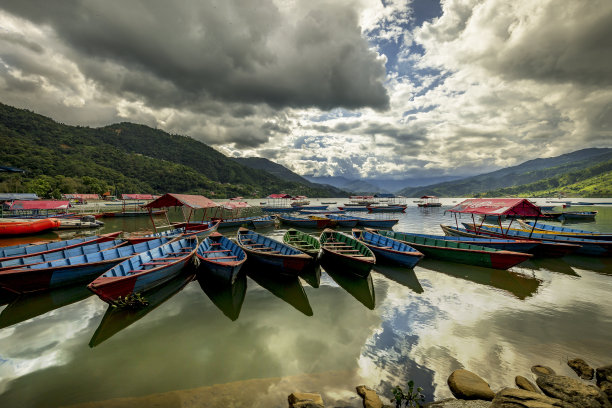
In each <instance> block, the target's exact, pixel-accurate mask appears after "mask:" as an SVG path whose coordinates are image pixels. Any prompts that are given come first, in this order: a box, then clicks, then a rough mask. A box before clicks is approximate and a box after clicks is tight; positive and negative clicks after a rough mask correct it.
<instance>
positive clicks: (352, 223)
mask: <svg viewBox="0 0 612 408" xmlns="http://www.w3.org/2000/svg"><path fill="white" fill-rule="evenodd" d="M326 217H327V218H329V219H330V220H332V221H335V222H336V225H338V226H339V227H345V228H353V227H356V226H357V219H356V218H355V217H351V216H349V215H337V214H328V215H326Z"/></svg>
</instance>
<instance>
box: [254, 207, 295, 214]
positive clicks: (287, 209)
mask: <svg viewBox="0 0 612 408" xmlns="http://www.w3.org/2000/svg"><path fill="white" fill-rule="evenodd" d="M297 210H298V209H297V208H294V207H261V211H263V212H269V213H289V212H294V211H297Z"/></svg>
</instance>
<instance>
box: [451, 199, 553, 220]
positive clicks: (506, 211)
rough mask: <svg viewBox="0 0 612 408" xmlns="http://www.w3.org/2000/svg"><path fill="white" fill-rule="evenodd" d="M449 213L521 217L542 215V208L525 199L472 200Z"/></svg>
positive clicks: (457, 206) (460, 204)
mask: <svg viewBox="0 0 612 408" xmlns="http://www.w3.org/2000/svg"><path fill="white" fill-rule="evenodd" d="M447 211H449V212H452V213H467V214H479V215H500V216H501V215H518V216H521V217H538V216H541V215H542V212H541V211H540V208H539V207H538V206H536V205H535V204H533V203H532V202H531V201H529V200H527V199H525V198H470V199H467V200H465V201H462V202H461V203H459V204H457V205H456V206H454V207H453V208H451V209H450V210H447Z"/></svg>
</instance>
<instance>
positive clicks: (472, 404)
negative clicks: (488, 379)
mask: <svg viewBox="0 0 612 408" xmlns="http://www.w3.org/2000/svg"><path fill="white" fill-rule="evenodd" d="M490 407H491V401H483V400H458V399H454V398H448V399H445V400H441V401H436V402H430V403H427V404H425V405H423V408H490Z"/></svg>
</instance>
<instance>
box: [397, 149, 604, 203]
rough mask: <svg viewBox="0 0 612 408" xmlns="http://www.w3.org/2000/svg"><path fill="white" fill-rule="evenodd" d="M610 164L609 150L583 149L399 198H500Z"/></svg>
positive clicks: (413, 190) (417, 189) (413, 191)
mask: <svg viewBox="0 0 612 408" xmlns="http://www.w3.org/2000/svg"><path fill="white" fill-rule="evenodd" d="M609 160H612V149H583V150H579V151H576V152H572V153H568V154H564V155H561V156H557V157H551V158H547V159H536V160H530V161H527V162H525V163H522V164H520V165H518V166H513V167H508V168H505V169H500V170H497V171H494V172H491V173H486V174H481V175H478V176H473V177H468V178H465V179H461V180H457V181H451V182H445V183H438V184H433V185H430V186H425V187H413V188H406V189H403V190H401V191H400V193H399V194H402V195H404V196H407V197H419V196H422V195H426V194H430V195H437V196H440V197H467V196H475V195H482V194H485V193H487V192H490V193H489V194H503V193H502V191H508V192H509V191H514V190H512V189H511V187H517V189H516V191H519V190H520V191H522V188H523V186H525V185H528V184H531V183H537V182H540V181H544V180H547V179H553V178H556V177H559V176H562V175H564V174H566V173H573V172H580V171H581V170H584V169H587V168H590V167H592V166H594V165H597V164H600V163H605V162H607V161H609ZM502 189H507V190H502ZM508 194H509V195H511V193H508Z"/></svg>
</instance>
